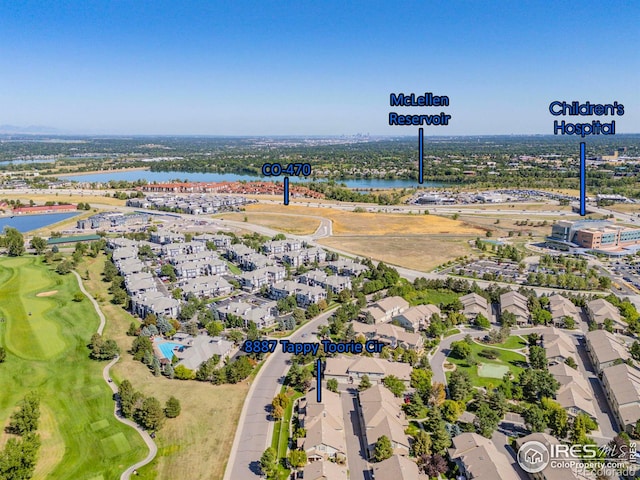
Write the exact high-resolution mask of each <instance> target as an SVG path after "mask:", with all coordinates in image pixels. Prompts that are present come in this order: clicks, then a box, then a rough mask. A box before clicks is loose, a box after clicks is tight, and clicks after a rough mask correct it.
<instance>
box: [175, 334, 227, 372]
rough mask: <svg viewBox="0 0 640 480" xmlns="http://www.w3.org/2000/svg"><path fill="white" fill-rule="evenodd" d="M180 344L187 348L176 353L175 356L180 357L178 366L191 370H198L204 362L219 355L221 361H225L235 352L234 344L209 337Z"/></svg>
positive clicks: (203, 336)
mask: <svg viewBox="0 0 640 480" xmlns="http://www.w3.org/2000/svg"><path fill="white" fill-rule="evenodd" d="M180 343H181V344H183V345H184V346H185V348H182V349H180V351H177V350H176V351H174V355H176V356H177V357H178V360H179V363H178V365H184V366H185V367H186V368H188V369H189V370H197V369H198V368H199V367H200V365H201V364H202V363H203V362H206V361H207V360H209V359H210V358H211V357H213V356H214V355H218V356H219V357H220V360H224V359H225V358H227V357H229V356H230V355H231V352H232V350H233V342H229V341H227V340H224V339H222V338H221V337H210V336H209V335H198V336H197V337H188V338H187V339H184V340H182V341H181V342H180Z"/></svg>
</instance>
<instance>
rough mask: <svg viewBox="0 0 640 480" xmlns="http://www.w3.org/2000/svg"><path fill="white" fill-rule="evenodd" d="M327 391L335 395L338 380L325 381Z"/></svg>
mask: <svg viewBox="0 0 640 480" xmlns="http://www.w3.org/2000/svg"><path fill="white" fill-rule="evenodd" d="M327 389H328V390H329V391H330V392H334V393H337V392H338V380H336V379H335V378H330V379H329V380H327Z"/></svg>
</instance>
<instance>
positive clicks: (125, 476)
mask: <svg viewBox="0 0 640 480" xmlns="http://www.w3.org/2000/svg"><path fill="white" fill-rule="evenodd" d="M73 274H74V275H75V276H76V279H77V280H78V286H79V287H80V291H81V292H82V293H84V294H85V295H86V296H87V298H88V299H89V300H90V301H91V303H92V304H93V308H95V310H96V313H97V314H98V317H100V325H99V326H98V330H97V332H98V333H99V334H100V335H102V332H103V330H104V327H105V325H106V318H105V316H104V314H103V313H102V310H100V306H99V305H98V302H97V301H96V299H95V298H93V297H92V296H91V294H90V293H89V292H87V291H86V290H85V288H84V285H83V284H82V278H80V275H78V272H76V271H73ZM118 360H120V357H119V356H117V357H116V358H114V359H113V360H111V361H110V362H109V363H108V364H107V365H106V366H105V367H104V369H103V370H102V378H103V379H104V381H105V383H106V384H107V385H108V386H109V388H110V389H111V392H112V393H113V394H114V395H115V394H116V393H118V387H117V386H116V385H115V383H113V382H112V381H111V375H110V373H109V372H110V370H111V367H113V366H114V365H115V364H116V363H117V362H118ZM114 398H116V397H115V396H114ZM113 416H114V417H116V420H118V421H119V422H120V423H124V424H125V425H129V426H130V427H131V428H134V429H135V430H136V431H137V432H138V433H139V434H140V436H141V437H142V440H144V443H146V445H147V447H148V448H149V454H148V455H147V456H146V458H145V459H144V460H141V461H139V462H138V463H136V464H134V465H131V466H130V467H129V468H127V469H126V470H125V471H124V472H123V473H122V475H121V476H120V480H129V477H131V474H132V473H133V472H134V471H135V470H137V469H138V468H140V467H143V466H145V465H146V464H148V463H150V462H151V461H152V460H153V459H154V458H155V456H156V454H157V453H158V447H157V446H156V444H155V442H154V441H153V439H152V438H151V437H150V436H149V434H148V433H147V432H146V431H144V430H143V429H142V428H140V427H139V426H138V425H137V424H136V423H135V422H132V421H131V420H128V419H126V418H124V417H123V416H122V415H121V413H120V410H119V404H118V402H115V403H114V406H113Z"/></svg>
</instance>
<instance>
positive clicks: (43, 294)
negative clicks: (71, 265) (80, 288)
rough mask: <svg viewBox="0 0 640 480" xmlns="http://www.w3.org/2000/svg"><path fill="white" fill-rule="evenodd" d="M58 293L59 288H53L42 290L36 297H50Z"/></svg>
mask: <svg viewBox="0 0 640 480" xmlns="http://www.w3.org/2000/svg"><path fill="white" fill-rule="evenodd" d="M56 293H58V290H51V291H49V292H40V293H38V294H37V295H36V297H50V296H51V295H55V294H56Z"/></svg>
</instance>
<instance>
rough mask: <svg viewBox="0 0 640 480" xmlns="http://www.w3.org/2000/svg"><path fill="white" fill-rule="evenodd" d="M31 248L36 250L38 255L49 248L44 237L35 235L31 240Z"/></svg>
mask: <svg viewBox="0 0 640 480" xmlns="http://www.w3.org/2000/svg"><path fill="white" fill-rule="evenodd" d="M30 245H31V248H33V249H34V250H35V251H36V254H37V255H42V254H43V253H44V251H45V250H46V249H47V241H46V240H45V239H44V238H42V237H33V238H32V239H31V242H30Z"/></svg>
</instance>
